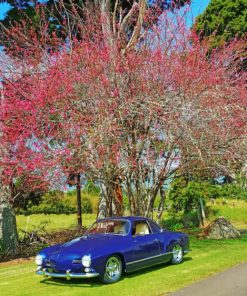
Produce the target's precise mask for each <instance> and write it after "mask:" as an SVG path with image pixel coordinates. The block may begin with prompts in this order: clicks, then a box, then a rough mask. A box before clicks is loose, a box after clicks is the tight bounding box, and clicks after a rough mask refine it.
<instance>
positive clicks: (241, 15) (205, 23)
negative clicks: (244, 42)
mask: <svg viewBox="0 0 247 296" xmlns="http://www.w3.org/2000/svg"><path fill="white" fill-rule="evenodd" d="M246 17H247V3H246V1H245V0H236V1H227V0H211V1H210V3H209V5H208V6H207V8H206V10H205V11H204V12H203V13H202V14H201V15H199V16H198V17H197V19H196V30H197V32H198V33H199V34H200V36H201V37H209V39H210V42H211V43H212V45H213V46H218V45H220V44H222V42H224V41H229V40H230V39H233V38H235V37H238V38H241V37H244V35H246V33H247V23H246Z"/></svg>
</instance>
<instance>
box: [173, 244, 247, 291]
mask: <svg viewBox="0 0 247 296" xmlns="http://www.w3.org/2000/svg"><path fill="white" fill-rule="evenodd" d="M246 247H247V246H246ZM169 296H247V262H246V263H242V264H240V265H237V266H235V267H232V268H230V269H228V270H226V271H224V272H221V273H218V274H216V275H214V276H212V277H210V278H208V279H206V280H203V281H201V282H198V283H195V284H192V285H191V286H188V287H186V288H183V289H181V290H179V291H177V292H175V293H170V294H169Z"/></svg>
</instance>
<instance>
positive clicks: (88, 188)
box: [83, 180, 100, 194]
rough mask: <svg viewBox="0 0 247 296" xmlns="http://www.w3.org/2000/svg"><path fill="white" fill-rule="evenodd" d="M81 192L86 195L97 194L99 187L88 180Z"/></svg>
mask: <svg viewBox="0 0 247 296" xmlns="http://www.w3.org/2000/svg"><path fill="white" fill-rule="evenodd" d="M83 192H85V193H88V194H99V193H100V188H99V186H97V185H95V184H94V182H93V181H91V180H88V181H87V184H86V185H85V187H84V188H83Z"/></svg>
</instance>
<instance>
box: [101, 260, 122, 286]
mask: <svg viewBox="0 0 247 296" xmlns="http://www.w3.org/2000/svg"><path fill="white" fill-rule="evenodd" d="M122 270H123V264H122V260H121V259H120V258H119V256H117V255H113V256H110V257H109V258H108V259H107V260H106V264H105V272H104V274H103V276H102V281H103V283H105V284H112V283H115V282H117V281H118V280H119V279H120V278H121V275H122Z"/></svg>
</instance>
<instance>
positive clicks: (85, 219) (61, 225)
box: [17, 214, 96, 235]
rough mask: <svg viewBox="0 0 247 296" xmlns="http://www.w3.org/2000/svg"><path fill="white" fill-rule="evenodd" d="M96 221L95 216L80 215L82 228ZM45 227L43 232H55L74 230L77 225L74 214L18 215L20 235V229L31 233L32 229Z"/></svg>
mask: <svg viewBox="0 0 247 296" xmlns="http://www.w3.org/2000/svg"><path fill="white" fill-rule="evenodd" d="M95 219H96V215H95V214H84V215H82V224H83V226H86V227H88V226H90V225H91V224H92V223H93V222H94V221H95ZM43 225H45V230H46V231H47V232H52V231H56V230H59V229H65V228H66V229H68V228H74V227H76V225H77V216H76V214H70V215H65V214H59V215H56V214H51V215H43V214H35V215H30V216H24V215H18V216H17V228H18V229H19V233H20V235H21V232H20V229H22V230H25V231H32V230H33V229H36V230H37V229H39V228H40V227H42V226H43Z"/></svg>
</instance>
